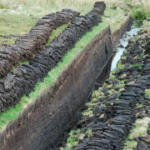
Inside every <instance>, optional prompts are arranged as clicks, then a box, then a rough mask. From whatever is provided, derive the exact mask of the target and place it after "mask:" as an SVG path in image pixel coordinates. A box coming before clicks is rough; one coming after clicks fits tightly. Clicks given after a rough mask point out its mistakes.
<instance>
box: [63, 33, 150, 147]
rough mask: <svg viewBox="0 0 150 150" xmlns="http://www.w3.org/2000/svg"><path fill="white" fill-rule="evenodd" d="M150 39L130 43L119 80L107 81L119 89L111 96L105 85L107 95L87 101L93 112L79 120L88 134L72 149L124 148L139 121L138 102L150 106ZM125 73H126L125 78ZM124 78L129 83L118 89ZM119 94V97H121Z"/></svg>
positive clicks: (104, 89)
mask: <svg viewBox="0 0 150 150" xmlns="http://www.w3.org/2000/svg"><path fill="white" fill-rule="evenodd" d="M146 39H147V40H146ZM149 40H150V36H145V38H138V39H137V41H136V43H134V42H133V41H130V42H129V45H128V47H126V48H127V52H126V53H125V57H126V60H125V61H124V59H122V60H121V62H122V65H125V66H124V68H123V69H118V70H117V71H116V72H115V73H114V75H115V79H108V80H106V83H107V85H108V87H109V86H110V85H111V86H110V87H109V89H112V88H114V89H116V91H115V92H117V91H119V92H118V93H115V92H114V93H113V94H112V95H109V92H110V91H109V90H108V89H107V88H106V87H105V86H104V87H103V88H102V92H103V93H104V94H105V96H106V97H100V98H98V99H97V100H96V101H93V102H92V105H90V104H87V106H86V107H85V109H87V110H88V109H90V110H91V111H92V113H93V115H92V116H89V115H86V116H83V117H82V119H81V120H80V121H78V124H77V127H79V128H80V133H82V134H83V135H84V137H83V138H82V139H80V140H79V141H78V145H76V146H74V147H73V148H72V150H91V149H94V150H120V149H123V147H124V142H125V140H126V138H127V136H128V134H129V132H130V129H131V128H132V124H133V122H134V121H135V120H136V114H135V111H134V109H135V107H136V104H138V103H139V102H141V101H143V102H145V101H146V100H148V101H147V102H146V103H147V105H148V106H149V105H150V102H149V99H146V98H145V89H149V88H150V55H148V56H146V54H150V42H149V43H147V41H149ZM144 44H145V45H144ZM142 49H144V50H145V53H146V54H145V56H146V57H145V56H144V57H143V56H142V55H141V54H143V50H142ZM143 61H144V64H143V63H142V62H143ZM139 63H142V68H141V67H139V66H138V64H139ZM134 65H135V66H134ZM122 74H126V75H125V76H123V77H121V75H122ZM120 81H122V82H124V83H126V84H125V85H124V86H123V87H120V88H116V85H118V84H119V83H120ZM114 89H113V90H114ZM120 91H121V92H120ZM118 94H119V95H120V96H119V98H117V97H118V96H117V95H118ZM108 95H109V96H108ZM146 113H147V114H146V115H145V117H149V110H148V108H147V110H146ZM88 130H91V134H90V136H88V135H87V134H86V132H87V131H88ZM77 133H78V132H76V134H77ZM76 139H77V137H76ZM61 147H62V145H61ZM147 148H148V147H147ZM147 148H145V149H147Z"/></svg>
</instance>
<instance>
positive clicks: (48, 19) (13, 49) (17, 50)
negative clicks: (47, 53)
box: [0, 9, 80, 78]
mask: <svg viewBox="0 0 150 150" xmlns="http://www.w3.org/2000/svg"><path fill="white" fill-rule="evenodd" d="M79 14H80V13H78V12H75V11H73V10H70V9H64V10H62V11H61V12H57V13H52V14H49V15H46V16H45V17H43V18H42V19H40V20H39V21H38V22H37V24H36V25H35V26H34V27H33V28H32V29H31V31H30V32H29V33H28V34H26V35H24V36H22V37H20V38H19V39H18V40H16V42H15V44H14V45H10V46H9V47H7V48H5V49H1V50H0V77H1V78H3V77H4V76H5V75H6V74H7V73H8V72H10V70H11V69H12V66H17V65H19V63H20V62H21V61H24V60H31V59H32V58H33V54H37V53H39V52H40V51H41V50H42V49H43V48H44V46H45V44H46V43H47V42H48V40H49V36H50V35H51V32H52V30H53V29H56V28H57V27H58V26H61V25H63V24H66V23H68V22H70V21H71V20H72V19H74V18H75V17H77V16H79Z"/></svg>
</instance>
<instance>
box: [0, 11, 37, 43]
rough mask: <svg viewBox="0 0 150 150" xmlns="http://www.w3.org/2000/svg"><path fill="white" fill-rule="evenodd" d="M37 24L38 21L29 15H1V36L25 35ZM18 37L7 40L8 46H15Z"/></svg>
mask: <svg viewBox="0 0 150 150" xmlns="http://www.w3.org/2000/svg"><path fill="white" fill-rule="evenodd" d="M36 23H37V20H35V19H32V18H31V17H30V16H27V15H20V14H5V13H4V14H0V34H1V35H10V34H17V35H21V36H22V35H24V34H26V33H28V32H29V31H30V30H31V28H32V27H33V26H34V25H35V24H36ZM16 39H17V38H16V37H14V38H11V39H6V40H7V44H14V42H15V41H16Z"/></svg>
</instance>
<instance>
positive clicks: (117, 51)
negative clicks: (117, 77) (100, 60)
mask: <svg viewBox="0 0 150 150" xmlns="http://www.w3.org/2000/svg"><path fill="white" fill-rule="evenodd" d="M141 26H142V21H138V20H134V21H133V24H132V26H131V28H130V29H129V30H128V31H126V32H125V33H124V34H123V36H122V38H121V39H120V40H119V41H118V42H117V43H116V44H115V47H114V49H113V54H112V56H111V57H110V58H109V60H108V63H107V64H106V66H105V67H104V68H103V70H102V72H101V73H100V75H99V76H98V77H97V80H96V83H95V87H94V89H93V91H94V90H97V89H98V88H99V87H101V86H102V85H103V83H104V82H105V80H107V79H108V78H109V76H110V75H111V73H112V71H113V70H114V69H115V68H116V67H117V63H118V61H119V60H120V59H121V55H122V54H123V52H124V50H125V47H126V46H127V45H128V43H129V39H131V38H132V37H134V36H135V35H137V34H138V31H140V29H141ZM93 91H91V93H89V97H88V99H87V101H86V102H88V101H90V100H91V95H92V92H93ZM84 109H85V106H82V107H81V109H80V110H79V111H78V112H77V113H76V115H75V118H74V119H73V120H72V121H71V122H70V124H69V125H68V127H67V128H66V130H65V132H64V133H63V134H62V137H61V138H60V140H59V142H58V144H57V145H56V147H55V150H58V149H59V148H60V147H64V145H65V144H64V143H66V141H67V138H68V133H69V132H70V131H71V130H76V129H77V128H79V127H76V124H77V122H78V121H79V120H80V119H81V117H82V114H81V112H82V111H83V110H84ZM64 141H65V142H64Z"/></svg>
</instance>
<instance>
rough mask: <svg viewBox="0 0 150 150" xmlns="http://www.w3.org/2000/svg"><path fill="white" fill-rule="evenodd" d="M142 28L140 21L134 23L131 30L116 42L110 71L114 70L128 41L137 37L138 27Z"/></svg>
mask: <svg viewBox="0 0 150 150" xmlns="http://www.w3.org/2000/svg"><path fill="white" fill-rule="evenodd" d="M141 26H142V22H141V21H137V20H136V21H134V22H133V25H132V27H131V30H129V31H127V32H126V33H125V34H124V35H123V37H122V38H121V39H120V40H119V42H117V44H116V45H115V48H114V55H113V59H112V64H111V71H112V70H113V69H115V68H116V65H117V63H118V61H119V60H120V58H121V55H122V54H123V51H124V50H125V47H126V46H127V45H128V40H129V39H130V38H132V37H133V36H134V35H137V33H138V31H140V27H141Z"/></svg>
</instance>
